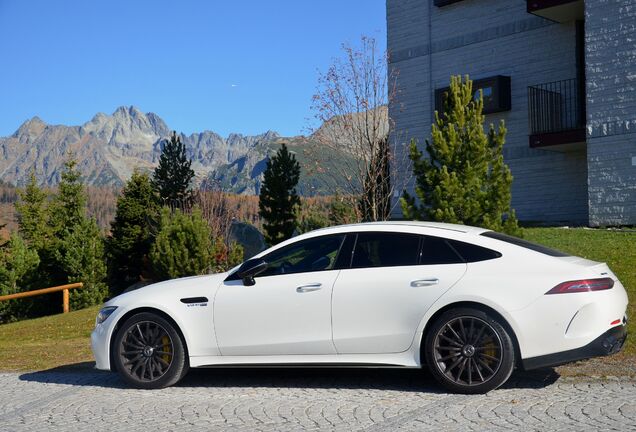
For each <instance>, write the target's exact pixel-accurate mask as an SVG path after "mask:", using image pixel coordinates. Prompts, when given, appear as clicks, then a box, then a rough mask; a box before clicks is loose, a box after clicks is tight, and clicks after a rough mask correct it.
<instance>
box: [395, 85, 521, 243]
mask: <svg viewBox="0 0 636 432" xmlns="http://www.w3.org/2000/svg"><path fill="white" fill-rule="evenodd" d="M482 110H483V97H482V95H481V91H480V96H479V98H478V99H477V100H474V99H473V87H472V81H471V80H470V79H469V78H468V76H466V79H465V81H462V78H461V76H453V77H452V78H451V85H450V89H449V91H448V93H447V94H446V97H445V101H444V112H443V113H438V112H436V113H435V123H434V124H433V125H432V139H431V141H430V142H429V141H427V142H426V151H427V153H428V156H429V157H428V158H427V157H424V155H423V153H422V152H421V151H420V150H419V149H418V148H417V145H416V143H415V141H411V145H410V159H411V161H412V163H413V174H414V176H415V181H416V185H415V193H416V195H417V198H418V199H419V203H416V200H415V197H413V196H411V195H409V194H408V193H404V196H403V197H402V200H401V204H402V211H403V213H404V216H405V217H406V218H407V219H424V220H434V221H439V222H449V223H459V224H467V225H475V226H481V227H484V228H489V229H493V230H496V231H505V232H508V233H510V234H516V235H520V233H521V231H520V229H519V226H518V223H517V219H516V216H515V212H514V210H513V209H511V207H510V200H511V192H510V188H511V185H512V174H511V173H510V169H509V168H508V166H507V165H506V164H505V162H504V160H503V154H502V150H503V145H504V142H505V137H506V127H505V125H504V122H503V120H502V121H501V122H500V124H499V127H498V129H497V130H495V127H494V125H492V124H491V125H490V127H489V130H488V133H486V132H485V131H484V126H483V124H484V115H483V114H482Z"/></svg>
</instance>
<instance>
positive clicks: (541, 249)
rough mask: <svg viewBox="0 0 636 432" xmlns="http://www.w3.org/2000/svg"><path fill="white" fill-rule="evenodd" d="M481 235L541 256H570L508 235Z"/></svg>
mask: <svg viewBox="0 0 636 432" xmlns="http://www.w3.org/2000/svg"><path fill="white" fill-rule="evenodd" d="M481 235H483V236H484V237H490V238H493V239H496V240H501V241H504V242H506V243H510V244H513V245H516V246H521V247H522V248H526V249H531V250H533V251H535V252H540V253H542V254H545V255H550V256H553V257H566V256H570V254H567V253H565V252H561V251H559V250H556V249H550V248H549V247H545V246H542V245H540V244H536V243H532V242H529V241H527V240H523V239H520V238H518V237H513V236H509V235H506V234H502V233H498V232H495V231H488V232H485V233H482V234H481Z"/></svg>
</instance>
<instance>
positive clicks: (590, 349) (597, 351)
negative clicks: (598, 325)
mask: <svg viewBox="0 0 636 432" xmlns="http://www.w3.org/2000/svg"><path fill="white" fill-rule="evenodd" d="M626 339H627V322H626V320H623V324H622V325H619V326H616V327H612V328H611V329H609V330H608V331H606V332H605V333H603V334H602V335H600V336H599V337H597V338H596V339H594V340H593V341H592V342H590V343H589V344H587V345H585V346H582V347H581V348H576V349H572V350H568V351H563V352H558V353H554V354H548V355H542V356H538V357H531V358H527V359H523V360H522V365H523V368H524V369H525V370H531V369H538V368H542V367H549V366H558V365H562V364H565V363H570V362H574V361H577V360H584V359H588V358H591V357H601V356H607V355H612V354H615V353H617V352H619V351H620V350H621V348H623V345H624V344H625V340H626Z"/></svg>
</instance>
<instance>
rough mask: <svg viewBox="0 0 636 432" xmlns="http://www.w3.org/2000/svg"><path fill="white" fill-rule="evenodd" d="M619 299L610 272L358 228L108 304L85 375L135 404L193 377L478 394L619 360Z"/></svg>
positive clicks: (474, 235) (497, 245)
mask: <svg viewBox="0 0 636 432" xmlns="http://www.w3.org/2000/svg"><path fill="white" fill-rule="evenodd" d="M626 307H627V294H626V292H625V289H624V288H623V286H622V285H621V283H620V281H619V280H618V279H617V278H616V276H615V275H614V273H612V271H611V270H610V269H609V268H608V266H607V265H606V264H602V263H598V262H594V261H589V260H586V259H583V258H578V257H575V256H569V255H567V254H564V253H561V252H558V251H555V250H552V249H548V248H545V247H543V246H540V245H536V244H533V243H529V242H526V241H524V240H520V239H517V238H513V237H509V236H506V235H503V234H499V233H496V232H493V231H489V230H485V229H482V228H475V227H468V226H462V225H451V224H441V223H429V222H384V223H365V224H356V225H347V226H337V227H331V228H325V229H320V230H317V231H312V232H310V233H307V234H303V235H300V236H298V237H295V238H293V239H290V240H288V241H285V242H283V243H281V244H279V245H277V246H275V247H272V248H270V249H268V250H266V251H264V252H261V253H260V254H258V255H257V256H256V257H254V258H252V259H250V260H248V261H246V262H245V263H243V264H242V265H241V266H239V267H237V268H234V269H233V270H231V271H229V272H226V273H221V274H214V275H208V276H199V277H190V278H184V279H178V280H170V281H166V282H161V283H157V284H154V285H149V286H146V287H144V288H141V289H138V290H135V291H131V292H127V293H125V294H122V295H120V296H118V297H115V298H113V299H112V300H110V301H108V302H107V303H106V304H105V305H104V307H103V308H102V309H101V311H100V312H99V315H98V316H97V320H96V326H95V330H94V331H93V334H92V338H91V339H92V348H93V353H94V355H95V359H96V363H97V368H99V369H105V370H115V371H118V372H119V373H120V374H121V375H122V377H123V378H124V379H125V380H126V381H128V382H129V383H130V384H132V385H133V386H136V387H140V388H161V387H165V386H169V385H172V384H175V383H176V382H177V381H179V379H181V378H182V377H183V376H184V375H185V374H186V372H187V371H188V368H190V367H212V366H231V365H232V366H234V365H272V364H275V365H341V366H367V367H368V366H371V367H410V368H420V367H422V366H424V365H427V366H428V368H429V369H430V371H431V373H432V374H433V376H434V377H435V378H436V379H437V380H438V381H439V382H440V383H441V384H442V385H443V386H444V387H446V388H447V389H449V390H451V391H454V392H462V393H483V392H487V391H490V390H492V389H495V388H497V387H499V386H500V385H501V384H503V383H504V382H505V381H506V380H507V379H508V377H509V376H510V374H511V373H512V370H513V368H514V367H515V366H517V367H522V368H525V369H534V368H539V367H544V366H552V365H557V364H562V363H566V362H570V361H574V360H579V359H584V358H588V357H593V356H599V355H607V354H612V353H615V352H617V351H618V350H620V349H621V347H622V345H623V343H624V341H625V338H626V334H627V332H626V321H627V318H626V316H625V311H626Z"/></svg>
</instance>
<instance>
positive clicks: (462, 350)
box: [424, 308, 514, 393]
mask: <svg viewBox="0 0 636 432" xmlns="http://www.w3.org/2000/svg"><path fill="white" fill-rule="evenodd" d="M424 349H425V352H424V355H425V359H426V362H427V364H428V366H429V369H430V370H431V373H432V374H433V376H434V377H435V379H437V381H439V382H440V383H441V384H442V385H443V386H444V387H446V388H447V389H449V390H451V391H453V392H458V393H486V392H488V391H490V390H493V389H496V388H497V387H499V386H500V385H502V384H503V383H504V382H506V381H507V380H508V378H509V377H510V374H511V373H512V370H513V368H514V346H513V344H512V339H511V337H510V335H509V334H508V332H507V331H506V329H505V328H504V327H503V326H502V325H501V324H500V323H499V322H497V321H496V320H495V319H494V318H492V317H491V316H489V315H488V314H486V313H485V312H483V311H481V310H478V309H469V308H458V309H452V310H449V311H447V312H445V313H444V314H442V315H441V316H440V317H439V319H438V320H437V321H435V323H434V324H433V325H432V327H431V328H430V329H429V331H428V332H427V335H426V339H425V347H424Z"/></svg>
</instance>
